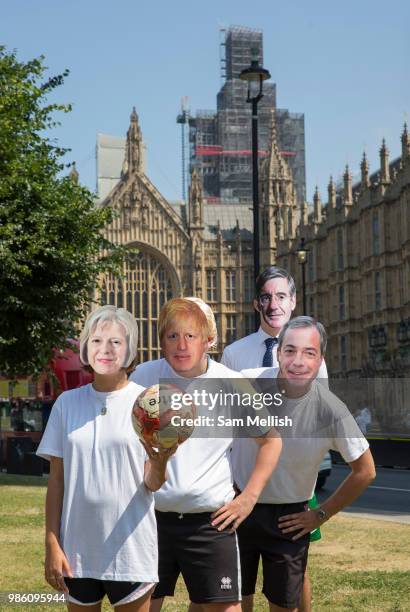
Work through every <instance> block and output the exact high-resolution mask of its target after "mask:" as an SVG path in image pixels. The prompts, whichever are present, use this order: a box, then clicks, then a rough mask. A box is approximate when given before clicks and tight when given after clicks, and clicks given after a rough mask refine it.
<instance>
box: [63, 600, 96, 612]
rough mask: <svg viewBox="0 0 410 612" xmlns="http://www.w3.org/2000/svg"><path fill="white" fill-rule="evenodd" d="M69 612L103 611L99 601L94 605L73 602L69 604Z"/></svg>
mask: <svg viewBox="0 0 410 612" xmlns="http://www.w3.org/2000/svg"><path fill="white" fill-rule="evenodd" d="M67 610H68V612H100V610H101V602H100V601H99V602H98V603H96V604H93V605H91V606H90V605H88V604H87V605H85V604H84V605H80V604H76V603H72V602H71V601H68V602H67Z"/></svg>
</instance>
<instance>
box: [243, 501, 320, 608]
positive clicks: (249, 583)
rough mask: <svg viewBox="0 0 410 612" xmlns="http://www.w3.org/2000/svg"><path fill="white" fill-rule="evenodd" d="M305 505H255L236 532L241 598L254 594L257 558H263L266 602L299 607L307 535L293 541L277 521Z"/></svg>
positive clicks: (307, 543)
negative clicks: (240, 576) (281, 529)
mask: <svg viewBox="0 0 410 612" xmlns="http://www.w3.org/2000/svg"><path fill="white" fill-rule="evenodd" d="M306 508H307V505H306V502H300V503H296V504H256V506H255V508H254V509H253V511H252V512H251V514H250V515H249V516H248V517H247V518H246V519H245V520H244V521H243V523H242V525H240V527H239V529H238V539H239V550H240V555H241V567H242V595H244V596H245V595H253V593H255V586H256V579H257V575H258V566H259V558H260V557H262V567H263V588H262V592H263V594H264V595H265V596H266V597H267V599H268V600H269V601H270V602H271V603H273V604H276V605H277V606H281V607H282V608H298V607H299V605H300V598H301V594H302V586H303V578H304V575H305V570H306V563H307V556H308V550H309V534H306V535H305V536H303V537H302V538H300V540H296V541H292V537H294V535H295V533H285V534H284V533H282V532H281V531H280V530H279V527H278V519H279V517H280V516H284V515H285V514H292V513H296V512H303V511H304V510H305V509H306Z"/></svg>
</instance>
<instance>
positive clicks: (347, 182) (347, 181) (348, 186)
mask: <svg viewBox="0 0 410 612" xmlns="http://www.w3.org/2000/svg"><path fill="white" fill-rule="evenodd" d="M343 203H344V204H347V205H348V204H352V203H353V192H352V175H351V174H350V170H349V165H348V164H346V170H345V173H344V175H343Z"/></svg>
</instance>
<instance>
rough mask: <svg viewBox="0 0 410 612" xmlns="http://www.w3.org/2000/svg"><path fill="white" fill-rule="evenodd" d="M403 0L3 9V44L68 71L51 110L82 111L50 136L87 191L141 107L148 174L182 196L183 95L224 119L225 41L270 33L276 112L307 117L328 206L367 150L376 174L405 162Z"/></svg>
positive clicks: (314, 171) (28, 0) (311, 160)
mask: <svg viewBox="0 0 410 612" xmlns="http://www.w3.org/2000/svg"><path fill="white" fill-rule="evenodd" d="M409 22H410V3H409V2H408V1H407V0H390V1H389V2H385V0H383V1H381V0H355V1H353V0H345V1H344V2H329V0H327V1H323V0H311V1H310V2H306V0H288V1H287V2H285V1H284V0H282V1H281V2H278V1H277V0H259V1H258V2H256V3H253V2H250V1H249V0H248V1H247V2H245V1H244V0H207V1H206V2H203V3H199V2H192V1H188V0H180V1H178V0H174V2H169V1H167V0H162V1H159V0H151V1H150V2H142V1H139V2H138V0H116V1H115V2H114V1H110V0H70V1H67V0H36V1H33V0H13V2H5V1H4V2H3V3H2V7H1V26H0V41H1V44H5V45H6V47H7V48H9V49H16V50H17V55H18V58H19V59H20V60H29V59H32V58H33V57H37V56H39V55H40V54H43V55H45V58H46V59H45V64H46V66H48V69H49V74H50V75H52V74H60V73H61V72H62V71H63V70H64V69H65V68H68V69H69V70H70V75H69V77H67V79H66V81H65V83H64V85H63V86H62V87H60V88H58V90H57V91H56V92H55V95H54V96H53V98H52V101H58V102H61V103H72V105H73V111H72V113H70V114H69V115H62V116H61V117H60V119H61V121H62V126H61V127H60V128H58V129H57V130H55V131H54V136H55V137H57V138H58V141H59V144H60V145H61V146H64V147H68V148H70V149H71V151H70V153H68V155H67V162H69V161H74V160H75V161H76V163H77V169H78V171H79V174H80V181H81V182H82V183H84V184H85V185H87V186H88V187H89V188H90V189H92V190H95V186H96V162H95V144H96V136H97V133H98V132H102V133H105V134H111V135H115V136H125V134H126V132H127V129H128V126H129V116H130V113H131V110H132V107H133V106H135V107H136V110H137V113H138V115H139V120H140V125H141V129H142V133H143V138H144V141H145V143H146V147H147V168H146V171H147V175H148V176H149V178H150V179H151V180H152V181H153V183H154V184H155V185H156V187H157V188H158V189H159V191H161V193H162V194H163V195H164V196H165V197H166V198H167V199H170V200H175V199H180V198H181V190H182V188H181V143H180V126H178V125H177V124H176V116H177V114H178V112H180V103H181V98H182V97H183V96H188V104H189V107H190V109H191V112H193V113H194V112H195V111H196V110H198V109H211V110H212V109H215V108H216V94H217V92H218V90H219V88H220V86H221V83H222V81H221V76H220V73H221V71H220V41H221V34H220V29H221V28H224V27H225V28H226V27H229V26H230V25H241V26H248V27H252V28H260V29H262V30H263V35H264V67H265V68H267V69H268V70H269V71H270V73H271V75H272V81H274V82H276V84H277V103H278V107H279V108H288V109H289V110H290V111H291V112H303V113H304V114H305V132H306V175H307V177H306V178H307V198H308V200H309V201H311V200H312V197H313V191H314V188H315V185H318V186H319V190H320V192H321V194H322V199H323V200H324V201H326V200H327V184H328V181H329V176H330V175H333V177H334V178H336V179H339V178H340V177H341V175H342V173H343V171H344V168H345V165H346V163H348V164H349V166H350V169H351V172H352V173H353V176H354V177H356V176H357V175H358V173H359V171H360V170H359V164H360V160H361V157H362V154H363V151H364V150H365V151H366V153H367V156H368V159H369V162H370V171H371V172H372V171H375V170H377V169H378V168H379V148H380V145H381V141H382V138H385V139H386V143H387V146H388V148H389V150H390V153H391V158H394V157H397V156H398V155H399V154H400V150H401V145H400V135H401V132H402V129H403V124H404V121H406V120H407V121H408V122H409V121H410V78H409V58H410V36H409V35H408V23H409Z"/></svg>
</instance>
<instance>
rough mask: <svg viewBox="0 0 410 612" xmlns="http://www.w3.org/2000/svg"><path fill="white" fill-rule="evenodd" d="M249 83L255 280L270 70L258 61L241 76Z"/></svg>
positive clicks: (240, 76) (253, 62) (243, 71)
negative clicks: (263, 114) (261, 135)
mask: <svg viewBox="0 0 410 612" xmlns="http://www.w3.org/2000/svg"><path fill="white" fill-rule="evenodd" d="M239 78H240V79H241V80H242V81H247V83H248V97H247V99H246V101H247V102H249V103H250V104H252V194H253V266H254V267H253V270H254V277H255V280H256V278H257V276H258V274H259V170H258V102H259V101H260V100H261V99H262V98H263V93H262V90H263V81H266V79H270V73H269V70H266V69H265V68H262V66H260V65H259V62H258V60H257V59H254V60H252V62H251V65H250V67H249V68H245V70H242V72H241V73H240V75H239Z"/></svg>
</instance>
